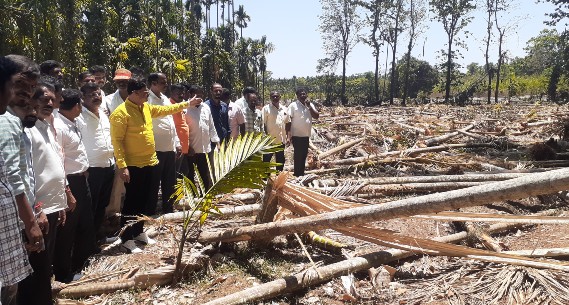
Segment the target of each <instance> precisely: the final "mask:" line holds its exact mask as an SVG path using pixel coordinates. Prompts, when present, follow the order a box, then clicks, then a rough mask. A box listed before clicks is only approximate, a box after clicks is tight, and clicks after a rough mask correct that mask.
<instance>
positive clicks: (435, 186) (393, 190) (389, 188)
mask: <svg viewBox="0 0 569 305" xmlns="http://www.w3.org/2000/svg"><path fill="white" fill-rule="evenodd" d="M492 182H494V181H492ZM488 183H489V182H438V183H405V184H382V185H374V184H370V185H365V186H363V187H361V188H359V189H358V190H356V191H355V193H352V194H351V195H355V194H378V193H379V194H383V195H389V196H393V195H397V194H408V193H425V192H444V191H450V190H456V189H462V188H467V187H471V186H476V185H482V184H488ZM335 189H336V187H334V186H332V187H323V188H314V190H317V191H319V192H321V193H328V194H329V193H331V192H333V191H334V190H335Z"/></svg>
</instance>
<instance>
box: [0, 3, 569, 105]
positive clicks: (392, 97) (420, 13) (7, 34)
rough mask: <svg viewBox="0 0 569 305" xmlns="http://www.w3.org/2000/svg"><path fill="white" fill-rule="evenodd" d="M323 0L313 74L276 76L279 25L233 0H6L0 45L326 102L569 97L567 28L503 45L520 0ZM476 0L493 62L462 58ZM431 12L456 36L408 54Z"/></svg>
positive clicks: (75, 69)
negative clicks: (263, 21) (512, 46)
mask: <svg viewBox="0 0 569 305" xmlns="http://www.w3.org/2000/svg"><path fill="white" fill-rule="evenodd" d="M549 2H551V3H553V4H555V5H556V6H557V7H558V9H557V10H555V11H554V12H552V14H551V21H550V23H551V24H556V23H557V22H560V21H561V20H563V19H564V18H565V17H566V16H567V13H566V11H567V6H568V2H569V1H567V0H549ZM320 3H321V5H322V11H323V12H322V15H321V16H318V17H319V18H320V20H321V24H320V32H321V33H322V37H323V38H324V39H323V41H324V46H323V47H324V51H325V54H324V57H323V58H322V59H321V60H320V61H319V62H318V66H317V70H318V72H319V74H320V76H316V77H298V78H297V77H293V78H289V79H274V78H272V77H271V73H270V63H267V60H266V56H267V54H269V53H270V52H272V50H273V48H274V46H273V45H272V44H271V43H270V42H269V40H270V35H271V33H267V35H268V37H269V39H267V37H266V36H263V37H262V38H261V39H252V38H248V37H246V36H244V34H246V32H247V30H246V29H247V26H248V22H251V19H252V17H250V16H249V15H248V14H247V12H246V11H245V8H244V7H243V5H238V6H237V7H236V6H235V1H233V0H142V1H137V0H53V1H43V0H0V10H1V11H2V12H3V13H2V14H0V39H1V43H0V54H2V55H4V54H9V53H18V54H24V55H27V56H29V57H31V58H32V59H34V60H35V61H37V62H42V61H44V60H47V59H55V60H58V61H61V62H63V63H64V64H65V81H66V84H67V85H68V86H74V85H75V79H76V77H77V74H78V73H79V72H81V71H84V70H86V68H87V67H89V66H92V65H105V66H106V67H107V68H108V69H109V71H113V70H114V69H116V68H118V67H125V68H130V67H133V66H137V67H140V68H142V69H143V70H144V71H146V72H150V71H162V72H164V73H166V74H167V75H168V77H169V82H172V83H173V82H178V81H187V82H189V83H194V84H200V85H202V86H204V87H205V88H209V86H210V85H211V84H212V83H213V82H219V83H221V84H222V85H223V86H224V87H227V88H229V89H232V91H233V94H234V96H239V95H240V94H239V91H240V90H241V89H242V88H243V87H244V86H254V87H257V88H258V89H259V91H260V92H261V97H262V99H263V100H267V97H268V94H269V92H268V91H269V89H271V90H273V89H277V90H280V91H281V92H282V93H283V95H284V97H285V99H292V98H294V96H293V92H294V87H295V86H297V85H304V86H308V87H309V88H310V90H311V91H312V94H311V95H312V96H313V97H314V98H318V99H321V100H323V102H324V103H326V104H329V105H332V104H345V105H348V104H351V105H355V104H368V105H371V104H375V105H377V104H381V103H386V102H387V103H391V104H393V103H401V104H405V103H407V102H410V101H413V102H415V101H425V100H426V99H428V98H432V97H440V98H442V99H444V100H445V101H446V102H448V103H457V104H464V103H465V102H469V101H470V98H471V97H473V96H478V97H480V98H481V100H482V101H483V102H497V101H498V99H499V98H500V97H510V96H525V95H530V96H533V97H536V98H548V99H549V100H552V101H567V100H568V99H569V85H568V76H567V75H569V74H568V72H569V64H568V62H569V60H568V59H569V48H568V47H567V46H568V45H569V43H568V41H569V34H567V33H566V32H563V33H558V32H556V31H555V30H544V31H542V32H541V33H540V35H539V36H537V37H534V38H533V39H531V40H530V41H528V43H527V46H526V51H527V54H528V55H527V56H525V57H523V58H508V52H507V50H504V49H503V48H502V44H503V41H504V39H505V37H507V36H508V35H511V34H513V33H514V32H515V30H516V23H515V22H510V21H506V20H512V18H508V19H506V18H505V17H504V16H507V15H508V12H509V10H510V8H511V6H512V5H515V3H516V1H514V0H430V1H428V0H320ZM475 10H479V11H482V12H484V15H485V17H486V18H485V20H486V24H487V35H486V38H485V39H484V40H483V42H482V43H483V44H485V49H486V52H485V53H486V54H485V58H486V62H485V63H472V64H469V65H468V66H466V67H462V66H460V65H459V64H458V63H457V59H460V58H461V54H460V50H461V49H464V48H466V47H467V44H466V42H465V41H463V40H462V39H463V38H461V37H463V36H462V35H461V33H462V32H465V31H466V30H465V27H466V26H467V25H468V24H469V23H470V22H471V20H472V17H471V16H472V13H473V12H474V11H475ZM428 11H430V14H427V12H428ZM427 16H431V17H430V18H431V20H427V19H428V17H427ZM315 18H317V17H315ZM253 19H254V16H253ZM253 21H254V20H253ZM427 22H437V23H439V24H440V26H441V28H443V29H444V33H445V34H446V35H447V36H448V39H447V43H446V45H444V46H441V50H432V52H437V53H438V54H439V58H440V62H439V63H437V64H430V63H428V62H426V61H423V60H419V59H417V58H414V57H413V56H412V55H411V54H413V49H414V48H415V47H417V46H416V45H417V44H418V43H417V41H420V39H424V37H423V38H421V36H422V35H423V33H424V31H425V26H426V23H427ZM283 26H286V25H283ZM544 28H545V25H544ZM357 44H366V45H368V46H369V47H370V51H371V53H372V54H373V56H374V58H373V60H372V61H370V71H371V72H368V73H363V74H357V75H351V76H349V75H346V69H345V67H346V65H347V62H348V60H349V55H350V52H351V50H352V49H353V48H354V46H355V45H357ZM477 44H480V42H478V43H477ZM491 45H492V46H497V54H490V53H491V52H490V51H489V50H490V49H491V48H490V46H491ZM314 47H317V46H314ZM470 47H475V46H472V45H470ZM476 47H478V45H477V46H476ZM482 49H484V47H483V48H482ZM424 52H425V50H423V53H424ZM491 59H494V61H492V60H491ZM291 60H292V59H291ZM338 71H339V72H338ZM110 74H111V72H110V73H109V76H111V75H110Z"/></svg>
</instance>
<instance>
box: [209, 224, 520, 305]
mask: <svg viewBox="0 0 569 305" xmlns="http://www.w3.org/2000/svg"><path fill="white" fill-rule="evenodd" d="M520 227H523V226H521V225H512V224H496V225H493V226H490V228H489V229H488V232H491V233H498V232H503V231H506V230H511V229H515V228H520ZM467 237H468V233H466V232H461V233H456V234H452V235H448V236H444V237H437V238H435V239H434V240H435V241H439V242H445V243H458V242H460V241H462V240H464V239H466V238H467ZM410 256H413V253H411V252H407V251H402V250H396V249H390V250H385V251H379V252H373V253H370V254H367V255H364V256H361V257H354V258H350V259H347V260H343V261H341V262H337V263H334V264H330V265H327V266H322V267H319V268H316V271H315V272H313V273H314V274H315V276H309V274H308V272H303V273H300V274H297V275H290V276H287V277H284V278H281V279H277V280H274V281H271V282H268V283H265V284H261V285H258V286H255V287H252V288H248V289H245V290H241V291H239V292H237V293H234V294H231V295H228V296H225V297H222V298H219V299H216V300H213V301H210V302H208V303H206V304H205V305H237V304H246V303H252V302H256V301H261V300H267V299H270V298H273V297H276V296H279V295H283V294H286V293H291V292H294V291H298V290H301V289H304V288H306V287H311V286H316V285H319V284H322V283H325V282H327V281H329V280H331V279H333V278H336V277H338V276H341V275H347V274H350V273H355V272H358V271H362V270H366V269H369V268H372V267H378V266H381V265H383V264H387V263H389V262H392V261H396V260H400V259H404V258H407V257H410ZM318 275H320V276H318Z"/></svg>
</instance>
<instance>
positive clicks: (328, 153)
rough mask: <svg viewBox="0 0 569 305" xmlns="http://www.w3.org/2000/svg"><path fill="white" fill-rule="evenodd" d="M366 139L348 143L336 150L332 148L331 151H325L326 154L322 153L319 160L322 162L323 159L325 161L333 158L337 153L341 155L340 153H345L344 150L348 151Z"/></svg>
mask: <svg viewBox="0 0 569 305" xmlns="http://www.w3.org/2000/svg"><path fill="white" fill-rule="evenodd" d="M365 139H366V138H361V139H357V140H353V141H350V142H348V143H345V144H342V145H340V146H338V147H334V148H332V149H330V150H328V151H325V152H323V153H320V154H319V155H318V159H319V160H322V159H324V158H326V157H329V156H332V155H334V154H336V153H339V152H341V151H343V150H346V149H348V148H350V147H352V146H354V145H357V144H359V143H361V142H363V141H364V140H365Z"/></svg>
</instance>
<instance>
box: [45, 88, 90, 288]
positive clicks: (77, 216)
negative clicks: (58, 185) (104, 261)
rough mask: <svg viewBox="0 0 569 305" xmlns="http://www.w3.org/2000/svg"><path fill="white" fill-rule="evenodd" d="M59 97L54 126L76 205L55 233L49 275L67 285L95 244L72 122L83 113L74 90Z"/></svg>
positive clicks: (83, 158)
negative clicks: (51, 265)
mask: <svg viewBox="0 0 569 305" xmlns="http://www.w3.org/2000/svg"><path fill="white" fill-rule="evenodd" d="M93 85H95V84H94V83H93ZM62 96H63V101H61V104H60V106H59V116H58V117H56V118H55V121H54V125H55V130H56V131H57V138H58V141H59V142H60V143H61V147H62V148H63V152H64V160H63V166H64V169H65V174H66V177H67V182H68V183H69V189H70V190H71V193H72V194H73V196H74V197H75V200H76V201H77V204H76V207H75V209H73V210H69V211H67V220H66V223H65V226H63V227H61V228H60V229H59V231H58V232H57V237H56V242H55V255H54V260H53V273H54V275H55V279H56V280H57V281H60V282H63V283H69V282H71V281H72V280H73V274H74V273H75V271H79V270H81V269H82V267H83V265H84V264H85V262H86V261H87V259H88V258H89V256H91V254H93V253H94V251H95V246H96V245H95V232H94V224H93V211H92V201H91V192H90V190H89V184H88V183H87V177H88V172H87V170H88V169H89V160H88V159H87V150H86V149H85V145H84V144H83V135H82V134H81V132H80V131H79V128H78V127H77V120H76V119H77V117H79V115H80V114H81V112H82V111H83V108H82V106H81V96H82V95H81V91H79V90H77V89H67V90H65V91H63V92H62Z"/></svg>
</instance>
